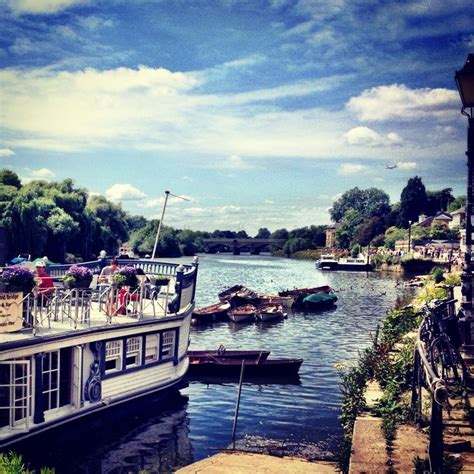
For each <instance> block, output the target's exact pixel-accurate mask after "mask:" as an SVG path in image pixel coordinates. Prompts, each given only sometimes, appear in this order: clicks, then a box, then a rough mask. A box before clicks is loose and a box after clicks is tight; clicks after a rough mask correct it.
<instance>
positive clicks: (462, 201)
mask: <svg viewBox="0 0 474 474" xmlns="http://www.w3.org/2000/svg"><path fill="white" fill-rule="evenodd" d="M465 205H466V196H458V197H457V198H456V199H454V201H451V202H450V204H449V206H448V212H453V211H457V210H458V209H460V208H461V207H464V206H465Z"/></svg>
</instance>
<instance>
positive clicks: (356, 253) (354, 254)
mask: <svg viewBox="0 0 474 474" xmlns="http://www.w3.org/2000/svg"><path fill="white" fill-rule="evenodd" d="M359 254H360V245H359V244H356V245H354V247H352V249H351V257H354V258H356V257H358V256H359Z"/></svg>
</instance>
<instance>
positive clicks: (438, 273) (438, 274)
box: [431, 267, 444, 283]
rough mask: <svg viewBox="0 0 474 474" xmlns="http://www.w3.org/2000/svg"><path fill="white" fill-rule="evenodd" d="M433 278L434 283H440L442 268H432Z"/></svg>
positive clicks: (442, 277)
mask: <svg viewBox="0 0 474 474" xmlns="http://www.w3.org/2000/svg"><path fill="white" fill-rule="evenodd" d="M431 273H432V275H433V280H434V282H435V283H441V282H442V281H443V280H444V275H443V269H442V268H440V267H435V268H433V270H432V272H431Z"/></svg>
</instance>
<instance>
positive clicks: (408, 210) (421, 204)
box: [400, 176, 427, 228]
mask: <svg viewBox="0 0 474 474" xmlns="http://www.w3.org/2000/svg"><path fill="white" fill-rule="evenodd" d="M426 205H427V197H426V189H425V186H424V184H423V182H422V181H421V178H420V177H418V176H415V177H414V178H410V179H409V180H408V183H407V185H406V186H405V187H404V188H403V190H402V194H401V196H400V226H401V227H404V228H408V221H411V222H417V221H418V217H419V215H420V214H423V213H424V212H425V209H426Z"/></svg>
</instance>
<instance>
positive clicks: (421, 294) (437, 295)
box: [415, 281, 448, 306]
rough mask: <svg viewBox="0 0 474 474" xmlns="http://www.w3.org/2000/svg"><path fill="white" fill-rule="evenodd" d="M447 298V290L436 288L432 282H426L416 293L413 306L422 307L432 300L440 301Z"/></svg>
mask: <svg viewBox="0 0 474 474" xmlns="http://www.w3.org/2000/svg"><path fill="white" fill-rule="evenodd" d="M447 297H448V290H447V289H446V288H443V287H441V286H437V285H436V284H435V283H434V282H433V281H430V282H426V284H425V285H424V286H423V288H421V289H420V291H418V293H417V295H416V298H415V304H416V305H417V306H422V305H423V304H425V303H429V302H430V301H432V300H440V299H443V298H447Z"/></svg>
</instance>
